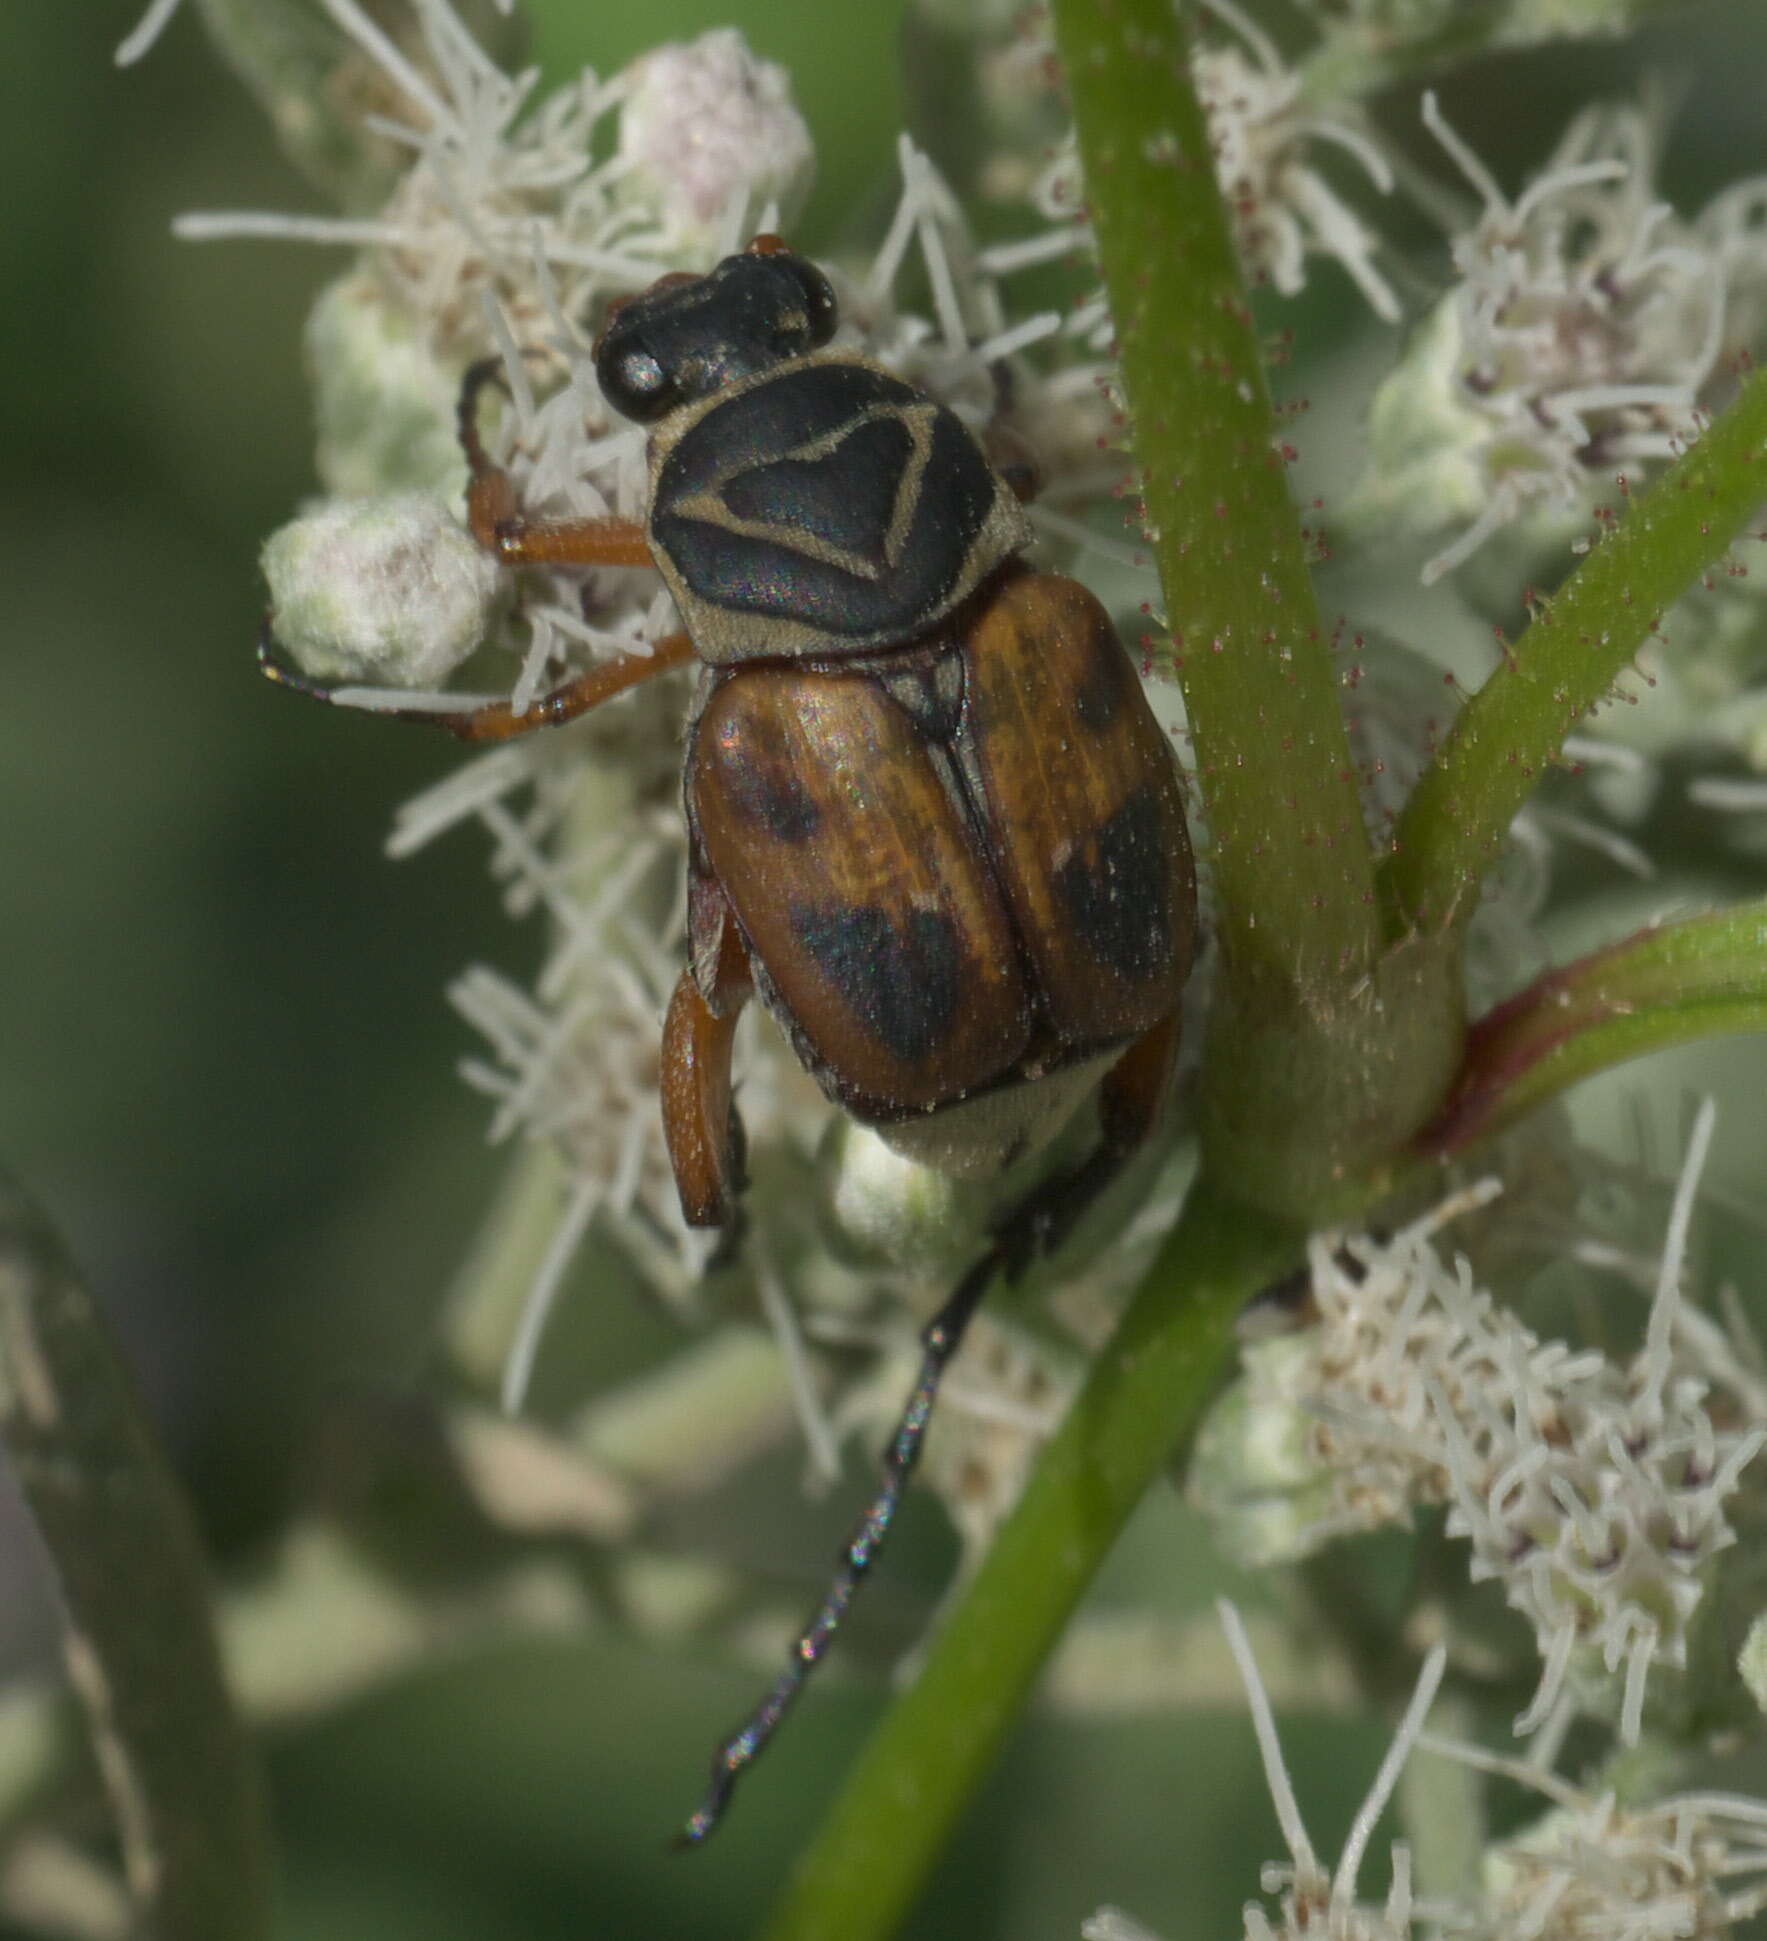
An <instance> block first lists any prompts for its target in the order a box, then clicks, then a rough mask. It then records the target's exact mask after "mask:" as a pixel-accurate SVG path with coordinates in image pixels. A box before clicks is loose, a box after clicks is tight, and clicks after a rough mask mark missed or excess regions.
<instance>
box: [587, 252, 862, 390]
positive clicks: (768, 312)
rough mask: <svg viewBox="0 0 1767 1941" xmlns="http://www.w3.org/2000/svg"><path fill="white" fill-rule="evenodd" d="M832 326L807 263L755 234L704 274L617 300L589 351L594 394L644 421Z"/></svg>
mask: <svg viewBox="0 0 1767 1941" xmlns="http://www.w3.org/2000/svg"><path fill="white" fill-rule="evenodd" d="M837 321H838V317H837V314H836V308H835V300H834V292H833V290H831V289H830V288H829V285H828V279H827V278H826V277H825V276H824V275H823V274H822V272H821V271H820V270H819V269H817V267H816V266H815V264H814V263H811V262H807V261H806V260H805V259H804V258H803V257H802V256H799V255H797V254H795V253H794V252H793V251H792V250H790V249H787V248H786V246H785V245H784V244H783V243H781V242H780V241H779V239H778V238H777V237H776V236H757V237H756V238H755V240H754V242H753V243H751V244H750V245H749V247H748V249H747V250H745V251H744V252H743V254H742V255H740V256H727V257H725V259H724V260H723V262H721V263H719V264H718V265H717V266H716V267H715V268H714V269H712V270H710V271H708V272H707V273H706V274H705V275H704V276H685V277H684V276H680V275H674V276H665V277H663V278H661V279H660V280H659V281H658V282H656V283H653V284H652V285H651V287H650V288H649V289H648V290H646V291H645V292H644V294H643V295H642V296H637V297H632V298H629V299H628V300H627V301H626V302H624V303H622V304H619V305H618V306H617V307H616V308H615V310H614V311H613V313H612V314H611V315H610V316H609V318H608V321H607V326H606V328H605V329H604V330H603V331H602V333H601V336H600V337H599V339H598V340H597V341H596V345H595V374H596V376H597V378H598V379H599V380H600V382H601V389H602V395H603V396H604V397H605V398H606V399H607V401H608V403H609V404H611V405H612V406H613V408H614V409H615V410H616V411H618V412H619V413H620V414H621V415H622V416H623V417H627V418H636V419H637V420H638V421H639V423H640V424H653V423H655V421H656V420H657V419H659V418H662V417H666V416H667V415H668V414H669V412H671V411H673V410H675V409H676V407H677V406H679V405H683V404H688V403H691V402H692V401H693V400H694V399H695V398H703V397H706V396H708V395H709V394H710V393H711V392H713V391H717V390H721V389H722V388H723V387H724V386H725V385H727V384H734V383H735V382H736V381H737V380H738V379H739V378H745V377H753V376H755V375H756V374H757V373H759V372H761V371H765V370H770V369H771V368H772V367H773V366H774V365H775V364H783V363H784V362H785V361H786V359H787V358H790V357H801V356H803V355H804V353H805V352H806V351H812V350H817V349H819V348H820V347H821V346H822V345H823V344H826V343H827V342H828V340H829V338H830V337H832V336H833V335H834V328H835V324H836V322H837Z"/></svg>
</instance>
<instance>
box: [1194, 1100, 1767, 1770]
mask: <svg viewBox="0 0 1767 1941" xmlns="http://www.w3.org/2000/svg"><path fill="white" fill-rule="evenodd" d="M1711 1123H1712V1115H1711V1111H1710V1107H1709V1106H1708V1107H1706V1108H1705V1109H1704V1110H1703V1111H1702V1113H1701V1116H1700V1119H1699V1121H1698V1123H1697V1124H1696V1127H1695V1132H1694V1137H1693V1140H1692V1142H1691V1143H1690V1147H1689V1152H1688V1158H1687V1162H1686V1165H1685V1167H1684V1169H1683V1173H1682V1178H1681V1181H1680V1184H1679V1186H1678V1188H1677V1192H1676V1198H1675V1206H1674V1211H1673V1212H1672V1215H1671V1218H1670V1223H1669V1233H1668V1237H1667V1240H1666V1242H1665V1247H1664V1253H1663V1261H1662V1266H1661V1269H1660V1271H1659V1275H1658V1281H1657V1288H1656V1294H1655V1298H1654V1300H1653V1302H1652V1305H1651V1310H1650V1316H1649V1321H1648V1324H1647V1332H1646V1339H1645V1345H1644V1347H1643V1349H1642V1350H1641V1351H1640V1352H1639V1354H1638V1355H1636V1356H1635V1357H1634V1358H1633V1359H1632V1361H1631V1362H1630V1363H1629V1364H1628V1365H1626V1366H1624V1367H1622V1366H1617V1365H1615V1364H1613V1363H1611V1362H1609V1361H1608V1360H1607V1358H1606V1357H1605V1356H1604V1355H1602V1354H1601V1353H1600V1352H1599V1351H1596V1350H1587V1351H1584V1352H1581V1353H1578V1352H1574V1351H1573V1350H1571V1349H1570V1348H1568V1347H1566V1346H1565V1345H1564V1344H1563V1343H1560V1342H1551V1341H1542V1340H1540V1339H1539V1337H1538V1336H1536V1335H1535V1334H1534V1333H1533V1332H1532V1331H1531V1330H1530V1329H1528V1328H1527V1327H1525V1326H1524V1325H1523V1324H1522V1323H1521V1322H1520V1321H1519V1320H1517V1319H1516V1317H1514V1316H1513V1315H1511V1314H1509V1313H1507V1312H1506V1311H1505V1310H1504V1309H1502V1308H1501V1307H1500V1306H1499V1305H1498V1304H1497V1303H1496V1301H1495V1300H1494V1299H1493V1298H1492V1296H1491V1295H1490V1293H1489V1292H1488V1291H1487V1290H1485V1289H1483V1288H1480V1287H1478V1286H1476V1285H1475V1284H1474V1282H1473V1280H1472V1275H1471V1270H1470V1269H1469V1267H1468V1266H1467V1263H1466V1262H1465V1260H1464V1259H1462V1260H1459V1261H1457V1262H1456V1263H1455V1264H1454V1265H1453V1266H1452V1267H1450V1266H1448V1265H1447V1264H1446V1263H1444V1262H1443V1261H1442V1260H1441V1258H1440V1257H1439V1255H1438V1254H1437V1252H1436V1249H1435V1247H1434V1244H1433V1235H1434V1233H1435V1231H1436V1230H1437V1228H1438V1227H1439V1226H1440V1225H1441V1223H1442V1221H1443V1220H1444V1219H1446V1218H1449V1217H1452V1216H1453V1215H1454V1214H1455V1213H1457V1212H1462V1211H1464V1210H1466V1209H1467V1208H1468V1207H1469V1206H1471V1205H1477V1204H1479V1203H1481V1202H1482V1201H1483V1200H1484V1199H1487V1198H1489V1197H1491V1194H1492V1193H1493V1192H1494V1190H1495V1188H1494V1186H1493V1185H1490V1184H1487V1186H1486V1187H1485V1188H1483V1189H1480V1190H1478V1191H1476V1192H1475V1193H1473V1194H1470V1195H1463V1196H1461V1197H1460V1198H1459V1199H1458V1200H1456V1201H1450V1202H1449V1203H1448V1205H1447V1206H1446V1207H1444V1208H1441V1209H1438V1210H1437V1212H1436V1213H1434V1214H1432V1215H1430V1216H1429V1217H1428V1218H1427V1219H1425V1220H1422V1221H1419V1222H1417V1223H1416V1224H1414V1225H1413V1226H1411V1227H1408V1228H1406V1229H1404V1230H1403V1231H1402V1232H1400V1233H1399V1234H1397V1235H1395V1236H1394V1237H1393V1238H1392V1239H1390V1240H1372V1239H1368V1238H1364V1237H1357V1238H1352V1239H1350V1240H1348V1241H1344V1242H1341V1243H1340V1242H1336V1241H1334V1240H1333V1239H1332V1238H1330V1237H1322V1238H1320V1239H1317V1240H1316V1241H1315V1242H1314V1243H1313V1247H1312V1250H1311V1270H1312V1285H1313V1296H1314V1300H1315V1302H1316V1304H1317V1307H1318V1311H1319V1320H1318V1324H1317V1326H1316V1327H1314V1328H1312V1329H1311V1330H1309V1331H1307V1332H1306V1333H1304V1334H1301V1335H1298V1336H1290V1337H1284V1338H1282V1339H1281V1340H1279V1341H1277V1342H1274V1343H1268V1344H1261V1345H1258V1346H1254V1347H1252V1348H1250V1349H1248V1351H1247V1354H1246V1367H1247V1374H1246V1378H1245V1383H1244V1386H1243V1388H1242V1389H1241V1390H1240V1392H1239V1393H1238V1394H1237V1395H1236V1396H1235V1397H1234V1398H1233V1400H1232V1401H1231V1403H1230V1404H1229V1406H1228V1411H1227V1413H1226V1414H1225V1415H1223V1416H1222V1417H1221V1419H1220V1421H1219V1423H1218V1424H1215V1425H1212V1426H1211V1428H1210V1430H1209V1431H1208V1434H1207V1437H1206V1438H1205V1445H1204V1448H1203V1450H1202V1451H1201V1452H1200V1455H1199V1465H1198V1469H1197V1472H1196V1480H1195V1488H1196V1490H1197V1493H1198V1494H1199V1496H1200V1497H1201V1499H1202V1500H1203V1501H1204V1503H1205V1504H1206V1505H1208V1506H1210V1507H1212V1508H1213V1509H1214V1510H1215V1511H1216V1513H1217V1515H1218V1516H1220V1517H1221V1518H1222V1521H1223V1528H1224V1531H1225V1533H1226V1534H1227V1535H1228V1536H1229V1539H1230V1540H1233V1541H1236V1542H1237V1543H1239V1544H1240V1545H1241V1546H1249V1547H1250V1548H1251V1549H1252V1550H1253V1551H1254V1553H1255V1554H1257V1555H1259V1556H1261V1557H1263V1558H1265V1559H1270V1558H1273V1557H1276V1556H1295V1555H1304V1554H1306V1553H1307V1552H1309V1551H1310V1550H1312V1549H1315V1548H1317V1547H1318V1546H1319V1545H1320V1544H1321V1543H1323V1542H1325V1541H1326V1540H1328V1539H1329V1538H1330V1537H1331V1536H1333V1535H1335V1534H1338V1533H1340V1532H1342V1531H1347V1530H1353V1529H1370V1528H1374V1527H1377V1526H1378V1525H1380V1524H1383V1523H1388V1522H1395V1521H1397V1522H1404V1521H1408V1520H1409V1516H1410V1511H1411V1507H1412V1505H1413V1504H1417V1503H1429V1502H1437V1503H1446V1504H1447V1505H1448V1526H1447V1527H1448V1530H1449V1533H1450V1534H1451V1535H1457V1536H1463V1537H1465V1538H1467V1539H1468V1540H1469V1542H1470V1544H1471V1550H1472V1557H1471V1570H1472V1575H1473V1576H1474V1578H1487V1577H1491V1578H1495V1579H1496V1580H1497V1581H1498V1582H1499V1583H1500V1584H1501V1585H1502V1587H1503V1591H1504V1594H1505V1596H1506V1597H1507V1598H1508V1600H1509V1602H1510V1603H1511V1604H1512V1605H1513V1606H1515V1608H1516V1609H1517V1610H1519V1611H1520V1612H1521V1613H1522V1614H1523V1615H1524V1616H1525V1617H1526V1618H1527V1619H1528V1620H1529V1622H1530V1623H1531V1624H1532V1625H1533V1627H1534V1630H1535V1633H1536V1637H1537V1639H1538V1641H1539V1646H1540V1651H1541V1657H1542V1661H1543V1664H1542V1671H1541V1675H1540V1682H1539V1687H1538V1690H1537V1692H1536V1695H1535V1698H1534V1701H1533V1703H1532V1704H1531V1705H1530V1706H1529V1707H1528V1709H1527V1711H1526V1712H1525V1713H1524V1714H1523V1715H1522V1717H1521V1718H1519V1719H1518V1720H1517V1722H1516V1724H1517V1730H1518V1731H1533V1730H1537V1729H1538V1728H1539V1727H1541V1726H1542V1725H1544V1724H1545V1723H1546V1722H1547V1721H1548V1720H1549V1719H1550V1718H1551V1717H1552V1716H1553V1715H1554V1712H1555V1708H1557V1707H1558V1706H1559V1704H1560V1701H1561V1699H1568V1700H1569V1701H1570V1702H1573V1703H1576V1704H1578V1705H1580V1706H1581V1707H1583V1708H1584V1709H1588V1710H1592V1711H1595V1712H1597V1713H1598V1714H1600V1715H1603V1716H1606V1717H1610V1718H1613V1719H1615V1720H1616V1722H1617V1725H1618V1728H1619V1731H1620V1734H1621V1737H1622V1738H1623V1739H1624V1740H1625V1741H1626V1742H1628V1743H1631V1742H1634V1741H1635V1740H1636V1739H1637V1737H1638V1733H1639V1729H1640V1723H1641V1719H1642V1714H1643V1708H1644V1700H1645V1692H1646V1681H1647V1679H1648V1677H1649V1675H1650V1672H1651V1669H1652V1667H1653V1666H1654V1665H1657V1664H1663V1665H1667V1666H1670V1667H1674V1668H1677V1669H1679V1668H1682V1667H1684V1666H1685V1665H1686V1663H1687V1648H1688V1641H1689V1634H1690V1628H1691V1625H1692V1621H1693V1618H1694V1615H1695V1612H1696V1611H1697V1610H1698V1608H1699V1606H1700V1604H1701V1601H1702V1599H1703V1597H1704V1594H1705V1589H1706V1585H1707V1581H1708V1578H1709V1574H1710V1573H1709V1566H1710V1564H1711V1562H1712V1559H1713V1558H1714V1557H1715V1556H1716V1555H1717V1554H1718V1553H1719V1552H1720V1551H1721V1550H1723V1549H1724V1548H1726V1547H1727V1546H1728V1545H1729V1544H1730V1543H1732V1542H1733V1541H1734V1533H1733V1531H1732V1529H1731V1526H1730V1523H1729V1521H1728V1519H1727V1516H1726V1510H1725V1505H1726V1500H1727V1499H1728V1498H1729V1497H1730V1495H1731V1494H1732V1492H1733V1491H1734V1490H1735V1489H1736V1486H1737V1483H1738V1480H1739V1478H1740V1477H1741V1475H1742V1472H1743V1471H1744V1469H1745V1468H1746V1467H1747V1466H1748V1464H1749V1463H1750V1462H1751V1461H1753V1459H1754V1457H1755V1456H1756V1454H1757V1453H1758V1452H1759V1451H1760V1449H1761V1447H1762V1444H1763V1442H1767V1426H1763V1425H1764V1424H1767V1392H1764V1391H1763V1389H1762V1386H1761V1384H1759V1383H1757V1382H1756V1381H1754V1380H1753V1379H1752V1378H1751V1377H1749V1376H1748V1375H1747V1374H1746V1372H1745V1371H1744V1370H1743V1369H1742V1368H1741V1367H1740V1366H1739V1364H1738V1362H1737V1359H1736V1357H1734V1356H1733V1355H1727V1354H1726V1352H1725V1349H1724V1345H1723V1339H1722V1336H1721V1335H1719V1334H1718V1332H1717V1331H1716V1330H1715V1329H1714V1328H1713V1327H1712V1324H1711V1323H1709V1322H1707V1321H1706V1320H1705V1319H1704V1317H1702V1316H1700V1315H1698V1314H1697V1313H1696V1312H1695V1311H1694V1310H1692V1309H1691V1308H1689V1307H1687V1306H1685V1305H1684V1304H1683V1301H1682V1298H1681V1285H1680V1283H1681V1273H1682V1253H1683V1249H1684V1247H1685V1243H1686V1236H1687V1225H1688V1220H1689V1218H1690V1215H1691V1208H1692V1199H1693V1192H1694V1188H1695V1186H1696V1184H1697V1182H1698V1177H1699V1172H1700V1168H1701V1166H1702V1165H1703V1163H1704V1158H1705V1151H1706V1146H1707V1143H1708V1141H1709V1138H1710V1134H1711ZM1714 1394H1716V1396H1717V1397H1718V1398H1719V1399H1718V1400H1717V1401H1716V1402H1714V1401H1713V1400H1712V1399H1711V1398H1713V1397H1714Z"/></svg>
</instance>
